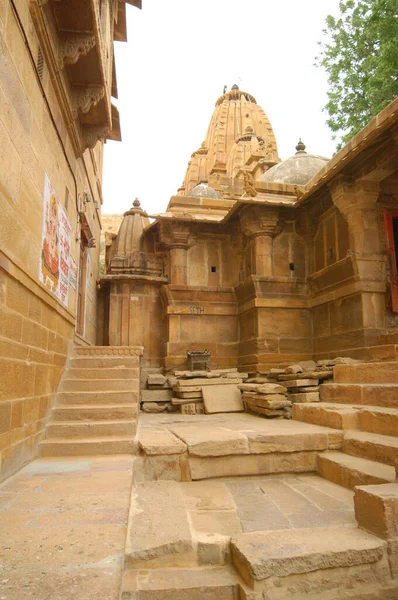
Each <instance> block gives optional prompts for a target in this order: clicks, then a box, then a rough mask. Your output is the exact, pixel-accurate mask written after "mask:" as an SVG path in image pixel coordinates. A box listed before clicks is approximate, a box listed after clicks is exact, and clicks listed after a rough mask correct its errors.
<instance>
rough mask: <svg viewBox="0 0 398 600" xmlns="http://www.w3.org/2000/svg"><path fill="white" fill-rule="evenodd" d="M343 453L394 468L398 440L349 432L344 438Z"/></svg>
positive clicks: (360, 432) (363, 432)
mask: <svg viewBox="0 0 398 600" xmlns="http://www.w3.org/2000/svg"><path fill="white" fill-rule="evenodd" d="M343 451H344V452H346V453H347V454H351V455H352V456H359V457H362V458H368V459H369V460H375V461H376V462H380V463H384V464H386V465H391V466H393V467H394V466H395V463H396V461H397V457H398V438H397V437H390V436H386V435H379V434H377V433H368V432H366V431H349V432H347V433H346V435H345V437H344V443H343Z"/></svg>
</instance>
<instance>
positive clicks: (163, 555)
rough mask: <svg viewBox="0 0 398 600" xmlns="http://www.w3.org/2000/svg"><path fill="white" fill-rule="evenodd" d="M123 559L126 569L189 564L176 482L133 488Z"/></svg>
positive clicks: (185, 526)
mask: <svg viewBox="0 0 398 600" xmlns="http://www.w3.org/2000/svg"><path fill="white" fill-rule="evenodd" d="M126 559H127V563H128V566H129V567H139V566H140V565H143V564H145V565H146V566H150V565H152V566H154V565H162V566H176V565H178V564H180V565H183V564H190V563H191V562H192V561H193V543H192V534H191V528H190V525H189V522H188V516H187V511H186V508H185V504H184V498H183V493H182V490H181V488H180V487H179V485H178V483H177V482H174V481H149V482H143V483H137V484H136V485H135V486H134V489H133V492H132V498H131V508H130V519H129V527H128V535H127V542H126Z"/></svg>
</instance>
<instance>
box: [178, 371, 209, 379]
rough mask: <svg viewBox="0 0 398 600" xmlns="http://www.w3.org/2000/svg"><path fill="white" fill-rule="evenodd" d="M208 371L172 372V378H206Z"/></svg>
mask: <svg viewBox="0 0 398 600" xmlns="http://www.w3.org/2000/svg"><path fill="white" fill-rule="evenodd" d="M209 373H210V371H174V376H175V377H177V378H178V379H195V378H196V377H205V378H207V377H208V375H209Z"/></svg>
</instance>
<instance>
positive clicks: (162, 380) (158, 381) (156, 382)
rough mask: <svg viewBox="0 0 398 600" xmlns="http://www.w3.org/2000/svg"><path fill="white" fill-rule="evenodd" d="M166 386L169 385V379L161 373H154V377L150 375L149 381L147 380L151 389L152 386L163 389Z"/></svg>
mask: <svg viewBox="0 0 398 600" xmlns="http://www.w3.org/2000/svg"><path fill="white" fill-rule="evenodd" d="M166 384H167V377H165V376H164V375H161V374H160V373H154V374H152V375H148V379H147V385H148V387H151V386H159V387H163V386H164V385H166Z"/></svg>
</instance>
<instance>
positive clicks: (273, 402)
mask: <svg viewBox="0 0 398 600" xmlns="http://www.w3.org/2000/svg"><path fill="white" fill-rule="evenodd" d="M243 399H244V400H245V401H246V402H248V403H249V404H250V405H251V406H259V407H261V408H272V409H277V408H285V406H291V402H290V400H288V399H287V397H286V396H284V395H282V394H268V395H262V394H254V395H253V396H246V397H245V396H243Z"/></svg>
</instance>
